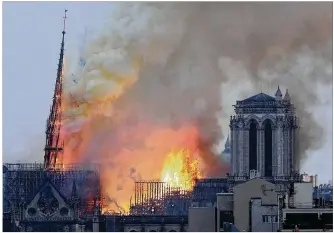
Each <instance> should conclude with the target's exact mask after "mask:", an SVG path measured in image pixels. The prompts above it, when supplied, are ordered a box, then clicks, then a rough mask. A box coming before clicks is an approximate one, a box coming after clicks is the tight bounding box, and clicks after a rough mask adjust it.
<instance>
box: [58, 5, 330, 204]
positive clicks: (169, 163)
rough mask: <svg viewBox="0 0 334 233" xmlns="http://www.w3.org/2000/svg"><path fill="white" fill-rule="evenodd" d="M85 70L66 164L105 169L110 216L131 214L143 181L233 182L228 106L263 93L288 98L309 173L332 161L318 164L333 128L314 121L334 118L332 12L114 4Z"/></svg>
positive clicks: (67, 78)
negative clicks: (314, 164)
mask: <svg viewBox="0 0 334 233" xmlns="http://www.w3.org/2000/svg"><path fill="white" fill-rule="evenodd" d="M82 58H83V59H84V60H85V66H77V67H76V65H77V61H75V60H73V61H72V60H67V63H66V67H68V70H71V71H73V70H74V75H72V72H67V73H66V72H65V75H64V101H63V102H64V103H63V118H64V120H63V130H62V134H63V137H64V141H65V146H64V157H63V162H64V163H93V162H96V163H100V164H101V171H102V174H101V176H102V177H101V178H102V181H101V182H102V186H103V187H104V189H105V196H106V200H107V209H111V210H115V211H119V210H123V209H124V210H125V211H126V210H128V208H129V205H130V199H131V197H132V195H133V194H134V184H133V182H134V181H136V180H162V181H167V182H170V183H171V184H172V185H173V186H176V187H177V186H182V187H184V188H187V189H191V188H192V186H193V184H194V180H195V179H196V178H200V177H209V176H222V175H224V174H226V172H228V169H229V164H228V163H227V162H226V161H225V160H224V158H222V157H221V156H220V152H221V151H222V149H223V148H222V144H223V143H222V142H223V141H224V139H225V138H226V137H227V134H228V130H229V126H228V121H229V116H230V115H231V114H233V108H232V104H234V103H235V101H236V100H238V99H239V100H240V99H243V98H246V97H248V96H250V95H254V94H257V93H258V92H260V90H261V89H260V88H261V86H262V87H268V86H269V87H271V89H270V90H271V91H272V92H273V93H268V94H270V95H274V92H275V90H276V88H277V85H280V87H281V90H282V92H283V95H284V92H285V88H288V89H289V93H290V96H291V98H292V101H293V103H294V104H295V105H296V107H297V115H298V116H299V117H300V125H301V132H300V137H301V138H300V144H301V145H300V146H301V148H300V153H299V154H298V156H299V161H300V163H301V167H302V168H303V166H304V164H306V165H305V166H306V167H307V163H308V161H310V158H311V157H312V156H314V155H316V156H317V159H324V160H327V161H328V160H330V161H331V160H332V154H331V153H332V152H331V150H329V151H327V153H328V154H322V153H321V154H319V153H318V151H319V149H321V148H322V147H323V146H324V144H325V143H326V140H329V141H330V142H329V143H331V142H332V140H331V138H329V139H328V138H326V137H328V136H326V135H330V136H329V137H331V133H332V132H331V131H329V133H328V130H329V128H330V129H331V128H332V127H328V124H330V125H331V124H332V123H331V117H330V118H329V119H330V121H327V122H324V121H321V119H319V118H320V117H321V114H318V115H316V113H315V112H316V111H319V110H316V109H318V108H321V107H322V108H321V109H322V110H324V109H325V110H326V111H330V112H331V108H332V100H331V92H332V86H333V84H332V3H330V2H327V3H311V2H309V3H302V2H300V3H292V2H281V3H265V2H263V3H232V2H223V3H199V2H198V3H181V2H179V3H177V2H175V3H163V2H159V3H139V2H138V3H125V2H122V3H121V2H120V3H112V4H111V12H110V18H108V20H107V25H105V26H104V27H103V30H102V31H101V32H100V34H96V35H94V37H93V38H92V39H91V40H90V41H89V42H88V43H87V44H86V46H85V49H84V53H83V55H82ZM73 67H74V68H75V69H74V68H73ZM263 91H264V92H265V91H266V89H264V90H263ZM330 114H331V113H330ZM325 123H326V124H327V125H326V124H325ZM326 130H327V131H326ZM326 132H327V133H326ZM324 164H326V165H327V166H328V167H326V168H322V169H327V170H328V173H327V175H328V174H331V173H330V172H331V169H332V167H331V165H329V164H331V163H329V162H326V163H324ZM305 166H304V167H305ZM329 166H330V167H329ZM319 170H320V169H319ZM315 171H316V170H315Z"/></svg>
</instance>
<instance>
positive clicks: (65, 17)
mask: <svg viewBox="0 0 334 233" xmlns="http://www.w3.org/2000/svg"><path fill="white" fill-rule="evenodd" d="M66 13H67V10H65V15H64V17H63V19H64V30H63V33H65V26H66V19H67V16H66Z"/></svg>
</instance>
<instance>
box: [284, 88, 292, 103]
mask: <svg viewBox="0 0 334 233" xmlns="http://www.w3.org/2000/svg"><path fill="white" fill-rule="evenodd" d="M284 100H285V101H291V97H290V95H289V91H288V89H286V92H285V95H284Z"/></svg>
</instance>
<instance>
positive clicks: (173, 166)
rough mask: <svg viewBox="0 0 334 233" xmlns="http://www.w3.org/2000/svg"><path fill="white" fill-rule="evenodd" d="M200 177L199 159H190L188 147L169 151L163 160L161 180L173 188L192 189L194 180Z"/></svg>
mask: <svg viewBox="0 0 334 233" xmlns="http://www.w3.org/2000/svg"><path fill="white" fill-rule="evenodd" d="M200 177H201V172H200V168H199V159H198V158H196V159H192V158H191V156H190V151H189V150H188V149H182V150H179V151H176V152H170V153H169V154H168V155H167V158H166V160H165V163H164V166H163V169H162V172H161V181H163V182H166V183H168V184H169V185H170V186H171V187H173V188H181V189H183V190H187V191H190V190H192V188H193V186H194V184H195V180H196V179H198V178H200Z"/></svg>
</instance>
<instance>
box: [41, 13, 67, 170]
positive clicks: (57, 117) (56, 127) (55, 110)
mask: <svg viewBox="0 0 334 233" xmlns="http://www.w3.org/2000/svg"><path fill="white" fill-rule="evenodd" d="M66 13H67V10H65V16H64V27H63V31H62V34H63V35H62V40H61V46H60V54H59V62H58V69H57V79H56V85H55V90H54V94H53V100H52V106H51V110H50V114H49V118H48V120H47V123H46V143H45V148H44V151H45V154H44V168H45V169H47V170H50V169H54V168H55V166H56V164H57V163H61V162H62V161H61V159H62V158H61V155H62V152H63V143H62V142H61V139H60V129H61V99H62V76H63V60H64V45H65V26H66V19H67V17H66Z"/></svg>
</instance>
